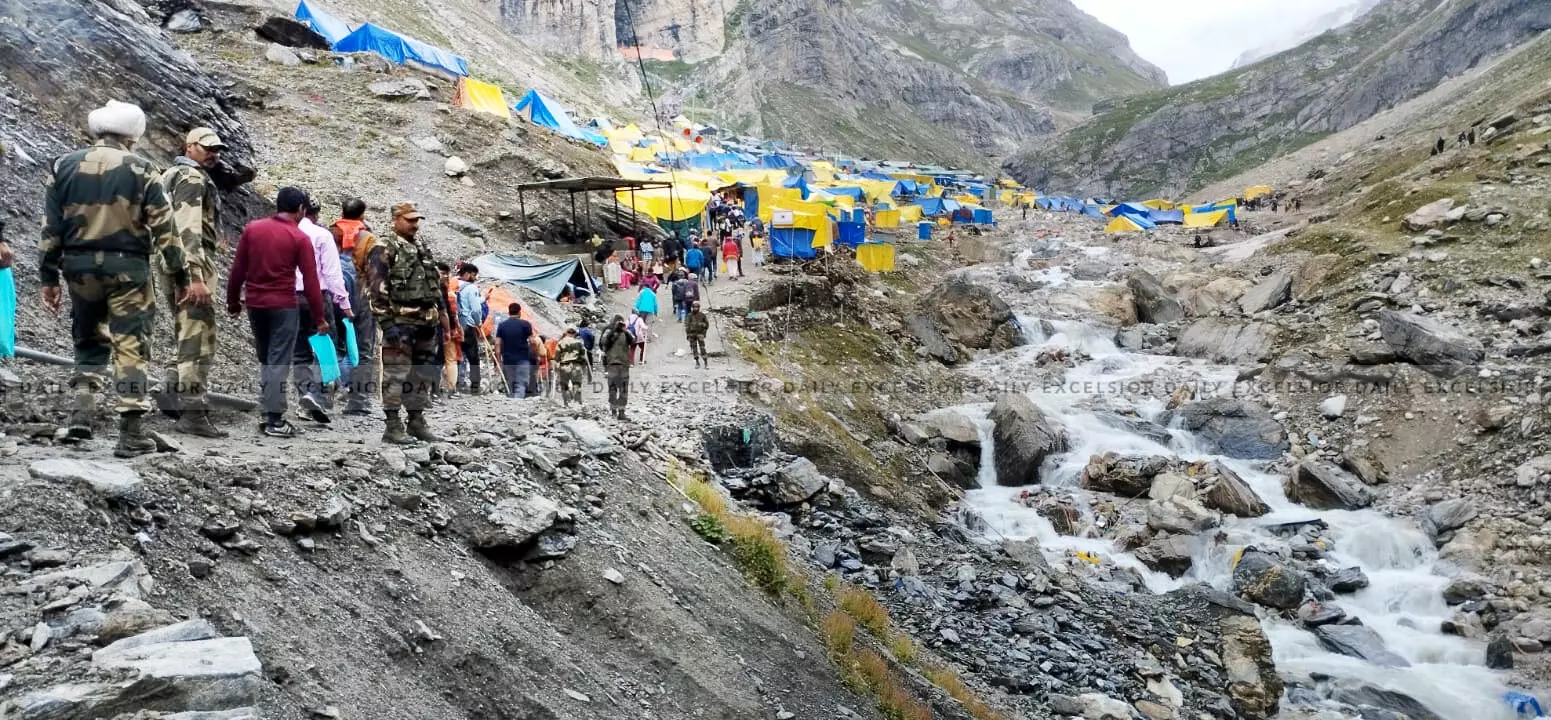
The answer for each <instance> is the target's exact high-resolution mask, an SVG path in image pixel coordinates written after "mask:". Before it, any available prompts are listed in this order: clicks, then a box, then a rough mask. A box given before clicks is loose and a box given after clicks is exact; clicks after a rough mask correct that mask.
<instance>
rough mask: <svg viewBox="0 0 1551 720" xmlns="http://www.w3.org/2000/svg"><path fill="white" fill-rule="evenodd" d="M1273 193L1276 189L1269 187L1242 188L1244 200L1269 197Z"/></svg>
mask: <svg viewBox="0 0 1551 720" xmlns="http://www.w3.org/2000/svg"><path fill="white" fill-rule="evenodd" d="M1273 192H1276V189H1275V188H1273V187H1271V186H1270V185H1251V186H1249V187H1247V188H1244V199H1245V200H1254V199H1255V198H1257V197H1264V196H1266V195H1270V194H1271V193H1273Z"/></svg>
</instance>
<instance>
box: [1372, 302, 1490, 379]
mask: <svg viewBox="0 0 1551 720" xmlns="http://www.w3.org/2000/svg"><path fill="white" fill-rule="evenodd" d="M1379 332H1380V333H1381V334H1382V335H1383V336H1384V342H1385V343H1386V344H1388V345H1389V346H1390V347H1391V348H1394V350H1395V355H1396V356H1398V357H1399V358H1400V359H1402V360H1405V361H1406V362H1409V363H1411V364H1413V365H1417V366H1419V367H1421V368H1423V369H1424V370H1427V371H1428V372H1430V373H1433V374H1435V375H1452V374H1454V373H1456V372H1458V371H1459V370H1460V369H1462V368H1465V367H1468V366H1471V365H1475V364H1476V363H1479V362H1481V360H1482V358H1484V357H1486V351H1485V349H1483V348H1482V347H1481V343H1480V342H1479V341H1477V340H1476V339H1475V338H1472V337H1470V336H1469V335H1466V334H1465V333H1464V332H1462V331H1460V330H1459V329H1458V328H1454V327H1450V326H1448V325H1445V324H1443V323H1441V322H1438V321H1437V320H1434V319H1432V318H1426V317H1422V316H1420V315H1414V314H1412V313H1408V312H1396V311H1394V310H1384V311H1381V312H1380V313H1379Z"/></svg>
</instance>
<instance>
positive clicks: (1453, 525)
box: [1422, 498, 1477, 538]
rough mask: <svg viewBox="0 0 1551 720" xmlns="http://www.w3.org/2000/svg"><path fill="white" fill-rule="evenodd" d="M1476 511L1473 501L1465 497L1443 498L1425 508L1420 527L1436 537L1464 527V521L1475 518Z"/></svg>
mask: <svg viewBox="0 0 1551 720" xmlns="http://www.w3.org/2000/svg"><path fill="white" fill-rule="evenodd" d="M1476 512H1477V511H1476V505H1475V503H1473V502H1471V501H1470V500H1467V499H1465V498H1454V499H1452V500H1444V501H1443V502H1440V503H1437V504H1435V505H1433V506H1431V507H1429V508H1427V514H1426V515H1423V516H1422V528H1423V529H1424V530H1426V531H1427V534H1428V535H1431V536H1432V537H1434V538H1436V537H1438V536H1439V535H1442V534H1444V533H1447V532H1453V531H1455V530H1458V529H1460V528H1462V527H1465V523H1468V522H1470V521H1471V520H1474V519H1476Z"/></svg>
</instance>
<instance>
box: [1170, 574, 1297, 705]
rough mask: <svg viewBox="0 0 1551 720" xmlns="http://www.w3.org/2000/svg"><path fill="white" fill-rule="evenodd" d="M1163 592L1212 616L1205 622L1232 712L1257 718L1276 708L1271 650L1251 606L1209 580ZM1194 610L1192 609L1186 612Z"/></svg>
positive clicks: (1278, 694)
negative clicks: (1218, 642) (1212, 634)
mask: <svg viewBox="0 0 1551 720" xmlns="http://www.w3.org/2000/svg"><path fill="white" fill-rule="evenodd" d="M1165 598H1166V599H1167V600H1168V601H1170V602H1172V603H1174V604H1175V605H1176V606H1177V607H1180V608H1181V609H1182V610H1183V611H1184V612H1189V613H1191V614H1196V613H1197V612H1204V613H1205V614H1207V615H1208V616H1209V617H1210V618H1211V620H1212V621H1210V622H1207V623H1206V627H1208V628H1212V627H1213V626H1215V630H1216V632H1217V635H1218V637H1219V638H1221V646H1220V647H1219V648H1218V654H1219V656H1220V657H1221V658H1222V667H1223V671H1224V673H1225V674H1226V677H1225V678H1224V679H1225V680H1226V681H1227V687H1225V688H1223V689H1222V692H1224V693H1225V694H1227V696H1228V699H1229V701H1230V702H1231V703H1232V705H1233V710H1234V711H1235V712H1236V713H1237V715H1236V717H1243V718H1252V719H1254V720H1263V719H1264V718H1269V717H1273V716H1275V715H1276V713H1277V709H1278V705H1279V704H1280V702H1281V698H1282V689H1283V688H1282V679H1281V676H1280V675H1278V674H1277V671H1276V663H1275V661H1274V660H1273V659H1272V655H1271V640H1270V638H1268V637H1266V634H1265V631H1264V630H1263V629H1261V627H1260V619H1259V618H1257V617H1256V616H1255V606H1254V605H1251V604H1249V603H1247V602H1244V601H1243V600H1240V599H1238V598H1237V597H1234V596H1233V595H1231V594H1228V593H1226V592H1223V591H1221V590H1216V589H1214V588H1212V587H1211V586H1209V585H1204V584H1199V583H1198V584H1196V585H1189V586H1186V587H1183V588H1180V589H1179V590H1175V591H1173V592H1170V593H1169V594H1168V595H1166V596H1165ZM1192 611H1194V612H1192Z"/></svg>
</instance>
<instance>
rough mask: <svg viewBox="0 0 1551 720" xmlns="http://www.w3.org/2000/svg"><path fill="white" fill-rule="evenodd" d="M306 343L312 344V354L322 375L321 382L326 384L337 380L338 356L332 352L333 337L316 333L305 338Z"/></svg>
mask: <svg viewBox="0 0 1551 720" xmlns="http://www.w3.org/2000/svg"><path fill="white" fill-rule="evenodd" d="M307 344H309V345H311V346H312V356H313V357H315V358H317V359H318V371H319V372H320V373H322V375H323V384H324V385H327V384H329V383H332V382H338V381H339V356H337V355H335V354H334V338H331V337H329V336H327V335H323V334H318V335H313V336H312V337H310V338H307Z"/></svg>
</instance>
